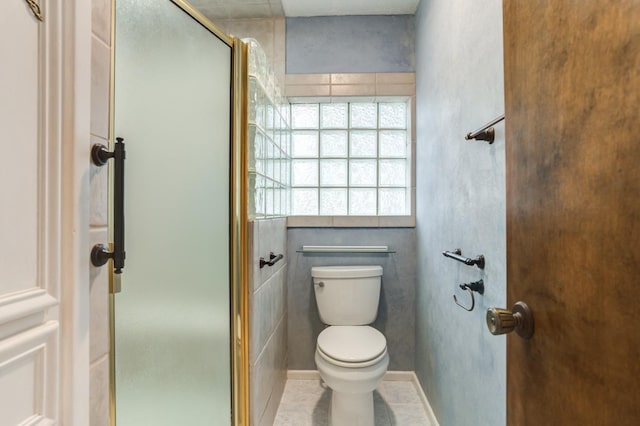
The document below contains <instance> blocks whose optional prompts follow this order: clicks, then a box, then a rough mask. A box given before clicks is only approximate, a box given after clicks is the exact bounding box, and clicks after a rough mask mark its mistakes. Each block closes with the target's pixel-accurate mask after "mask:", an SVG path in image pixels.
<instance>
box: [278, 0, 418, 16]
mask: <svg viewBox="0 0 640 426" xmlns="http://www.w3.org/2000/svg"><path fill="white" fill-rule="evenodd" d="M281 1H282V7H283V8H284V13H285V15H286V16H334V15H413V14H414V13H416V9H417V7H418V3H419V2H420V0H281Z"/></svg>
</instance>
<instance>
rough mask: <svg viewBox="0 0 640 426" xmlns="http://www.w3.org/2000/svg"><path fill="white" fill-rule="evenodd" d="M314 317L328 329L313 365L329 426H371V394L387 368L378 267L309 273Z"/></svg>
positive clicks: (330, 268)
mask: <svg viewBox="0 0 640 426" xmlns="http://www.w3.org/2000/svg"><path fill="white" fill-rule="evenodd" d="M311 276H312V277H313V287H314V290H315V295H316V303H317V304H318V312H319V313H320V319H321V320H322V322H323V323H325V324H327V325H329V326H330V327H327V328H326V329H324V330H323V331H322V332H321V333H320V335H319V336H318V342H317V345H316V355H315V360H316V366H317V367H318V371H319V372H320V377H322V379H323V380H324V381H325V383H326V384H327V385H328V386H329V387H330V388H331V390H332V396H331V411H330V425H331V426H373V424H374V415H373V391H374V390H375V389H376V387H378V385H379V384H380V382H381V381H382V378H383V377H384V374H385V372H386V371H387V366H388V365H389V354H387V340H386V339H385V337H384V335H383V334H382V333H380V332H379V331H378V330H376V329H375V328H373V327H369V326H368V325H367V324H371V323H372V322H373V321H375V319H376V316H377V315H378V302H379V300H380V280H381V277H382V267H381V266H377V265H376V266H319V267H312V268H311Z"/></svg>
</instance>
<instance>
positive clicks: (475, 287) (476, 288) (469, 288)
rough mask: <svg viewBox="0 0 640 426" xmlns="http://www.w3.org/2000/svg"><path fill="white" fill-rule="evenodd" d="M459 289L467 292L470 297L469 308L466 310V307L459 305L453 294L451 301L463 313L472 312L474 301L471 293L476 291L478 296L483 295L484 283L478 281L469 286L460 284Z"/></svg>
mask: <svg viewBox="0 0 640 426" xmlns="http://www.w3.org/2000/svg"><path fill="white" fill-rule="evenodd" d="M460 288H461V289H463V290H467V291H468V292H469V294H470V295H471V307H470V308H467V307H466V306H464V305H462V304H460V303H459V302H458V298H457V297H456V295H455V294H454V295H453V301H454V302H455V303H456V305H458V306H460V307H461V308H462V309H464V310H465V311H469V312H471V311H473V308H474V307H475V306H476V299H475V297H474V295H473V292H474V291H477V292H478V293H480V294H484V281H482V280H478V281H475V282H472V283H469V284H466V283H465V284H460Z"/></svg>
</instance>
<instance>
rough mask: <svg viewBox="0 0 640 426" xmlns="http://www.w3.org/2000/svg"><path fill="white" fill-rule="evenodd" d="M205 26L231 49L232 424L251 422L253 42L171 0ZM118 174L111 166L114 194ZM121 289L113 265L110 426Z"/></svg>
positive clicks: (111, 106) (111, 103)
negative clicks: (250, 131) (250, 99)
mask: <svg viewBox="0 0 640 426" xmlns="http://www.w3.org/2000/svg"><path fill="white" fill-rule="evenodd" d="M170 1H171V2H172V3H174V4H175V5H176V6H178V7H179V8H180V9H182V10H183V11H184V12H185V13H187V14H188V15H189V16H191V18H193V19H194V20H195V21H196V22H198V23H199V24H200V25H202V26H203V27H205V28H206V29H208V30H209V31H210V32H211V33H212V34H213V35H215V36H216V37H217V38H219V39H220V40H221V41H223V42H224V43H225V44H226V45H227V46H229V47H230V48H231V56H232V57H231V86H232V87H231V105H230V107H231V123H230V128H231V147H230V152H231V164H230V173H231V176H230V179H229V182H230V184H231V188H230V193H231V197H230V211H229V218H230V224H229V226H230V229H229V235H230V239H231V244H230V247H229V255H230V256H229V258H230V289H229V290H230V291H229V295H230V300H229V306H230V318H229V325H230V343H231V346H230V348H229V351H230V354H231V357H230V359H231V365H230V370H231V375H230V380H231V425H232V426H248V425H249V424H250V423H249V421H250V419H249V413H250V410H249V304H248V288H249V286H248V275H247V274H248V253H247V249H246V247H247V244H246V242H247V226H248V213H247V177H248V170H247V150H246V147H247V143H246V141H247V129H248V122H247V120H248V110H247V108H248V46H247V44H246V43H244V42H243V41H241V40H240V39H238V38H236V37H233V36H230V35H228V34H226V33H224V32H223V31H222V30H220V29H219V28H218V27H217V26H216V25H215V24H214V23H213V22H211V21H210V20H209V19H208V18H207V17H206V16H204V15H203V14H202V13H200V12H199V11H198V10H196V9H195V8H193V6H191V5H190V4H189V3H187V2H186V1H183V0H170ZM115 3H116V0H111V38H110V41H111V45H110V47H111V59H110V60H111V74H110V82H109V85H110V88H109V149H110V150H112V149H113V144H114V131H115V121H114V110H115V102H114V101H115V78H114V76H115V49H116V46H115V38H116V37H115V29H116V23H115V15H116V13H115V12H116V5H115ZM112 190H113V173H112V170H111V169H109V192H110V193H111V191H112ZM108 234H109V241H113V206H112V204H111V201H110V202H109V226H108ZM119 291H120V275H114V273H113V267H112V265H111V263H110V269H109V337H110V338H109V341H110V347H109V424H110V425H111V426H116V402H115V397H116V393H115V392H116V383H115V294H116V293H118V292H119Z"/></svg>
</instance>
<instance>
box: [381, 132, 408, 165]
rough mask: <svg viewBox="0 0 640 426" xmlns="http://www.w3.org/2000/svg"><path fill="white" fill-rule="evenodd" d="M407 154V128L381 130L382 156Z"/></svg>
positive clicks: (402, 155) (400, 156) (401, 156)
mask: <svg viewBox="0 0 640 426" xmlns="http://www.w3.org/2000/svg"><path fill="white" fill-rule="evenodd" d="M406 156H407V132H406V130H381V131H380V157H399V158H405V157H406Z"/></svg>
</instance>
